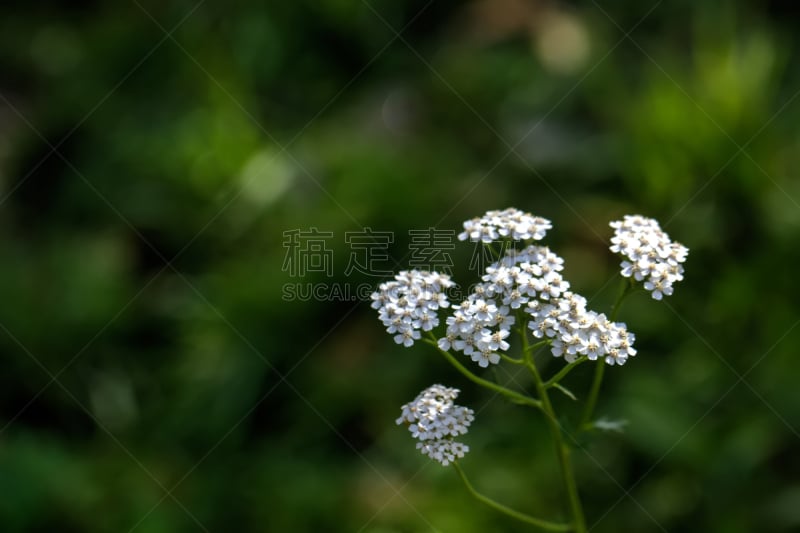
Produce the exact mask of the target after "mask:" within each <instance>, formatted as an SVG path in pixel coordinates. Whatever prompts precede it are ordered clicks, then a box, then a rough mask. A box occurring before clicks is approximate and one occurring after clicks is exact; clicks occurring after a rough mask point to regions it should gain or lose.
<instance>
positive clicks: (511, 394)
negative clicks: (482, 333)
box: [423, 333, 542, 409]
mask: <svg viewBox="0 0 800 533" xmlns="http://www.w3.org/2000/svg"><path fill="white" fill-rule="evenodd" d="M429 337H430V338H428V339H423V340H424V341H425V342H427V343H428V344H430V345H431V346H434V347H435V348H436V349H437V350H438V351H439V353H440V354H442V355H443V356H444V357H445V359H447V360H448V361H449V362H450V364H451V365H453V366H454V367H455V368H456V370H458V371H459V372H461V373H462V374H463V375H464V376H465V377H466V378H467V379H468V380H470V381H472V382H473V383H476V384H478V385H480V386H481V387H484V388H487V389H489V390H493V391H495V392H497V393H498V394H502V395H503V396H505V397H507V398H509V399H510V400H512V401H514V402H516V403H520V404H523V405H530V406H531V407H536V408H537V409H541V408H542V402H540V401H539V400H536V399H534V398H531V397H530V396H525V395H524V394H520V393H519V392H516V391H513V390H511V389H507V388H505V387H503V386H502V385H498V384H497V383H494V382H492V381H489V380H488V379H483V378H482V377H479V376H476V375H475V374H473V373H472V372H470V371H469V370H467V368H466V367H464V365H462V364H461V363H459V362H458V360H457V359H456V358H455V357H453V354H451V353H450V352H448V351H446V350H442V349H441V348H439V344H438V343H437V342H436V337H435V336H434V335H433V334H432V333H429Z"/></svg>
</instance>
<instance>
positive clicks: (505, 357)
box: [500, 353, 525, 365]
mask: <svg viewBox="0 0 800 533" xmlns="http://www.w3.org/2000/svg"><path fill="white" fill-rule="evenodd" d="M500 358H501V359H502V360H503V361H507V362H509V363H512V364H515V365H524V364H525V361H523V360H522V359H517V358H516V357H511V356H510V355H506V354H504V353H501V354H500Z"/></svg>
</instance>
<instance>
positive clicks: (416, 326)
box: [370, 270, 454, 347]
mask: <svg viewBox="0 0 800 533" xmlns="http://www.w3.org/2000/svg"><path fill="white" fill-rule="evenodd" d="M453 285H454V283H453V282H452V281H451V280H450V276H447V275H446V274H439V273H438V272H428V271H426V270H409V271H405V270H404V271H402V272H400V273H399V274H397V275H396V276H395V277H394V280H393V281H387V282H385V283H381V284H380V285H379V286H378V290H377V291H375V292H373V293H372V295H371V296H370V298H371V299H372V308H373V309H377V310H378V318H380V320H381V322H383V325H384V326H386V331H388V332H389V333H392V334H394V341H395V342H396V343H397V344H402V345H403V346H405V347H409V346H411V345H412V344H414V341H415V340H418V339H419V338H420V330H422V331H430V330H432V329H433V328H435V327H436V326H438V325H439V317H438V316H437V311H438V310H439V309H440V308H442V307H448V306H449V303H448V301H447V295H446V294H445V292H444V291H445V289H448V288H450V287H452V286H453Z"/></svg>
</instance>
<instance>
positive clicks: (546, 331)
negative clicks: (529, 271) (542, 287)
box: [525, 292, 636, 365]
mask: <svg viewBox="0 0 800 533" xmlns="http://www.w3.org/2000/svg"><path fill="white" fill-rule="evenodd" d="M525 311H526V312H527V313H528V314H530V315H531V317H532V319H531V320H530V321H529V322H528V328H529V329H531V330H532V331H533V336H534V337H537V338H540V339H545V338H549V339H553V341H552V343H551V345H550V352H551V353H552V354H553V355H554V356H555V357H562V356H563V357H564V359H565V360H566V361H567V362H568V363H572V362H574V361H575V360H577V359H578V358H579V357H580V356H586V358H587V359H589V360H590V361H596V360H598V359H604V360H605V362H606V363H608V364H610V365H614V364H618V365H624V364H625V362H626V361H627V360H628V357H633V356H634V355H636V349H635V348H634V347H633V341H634V338H635V337H634V334H633V333H630V332H629V331H628V329H627V326H626V325H625V324H624V323H623V322H611V321H610V320H608V318H606V315H604V314H603V313H596V312H594V311H591V310H587V309H586V298H584V297H583V296H581V295H579V294H575V293H572V292H565V293H563V294H562V295H561V296H559V297H558V298H552V299H550V300H549V301H548V302H542V301H541V300H532V301H530V302H529V303H528V305H527V308H526V309H525Z"/></svg>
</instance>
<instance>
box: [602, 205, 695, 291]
mask: <svg viewBox="0 0 800 533" xmlns="http://www.w3.org/2000/svg"><path fill="white" fill-rule="evenodd" d="M609 225H610V226H611V227H612V228H614V237H612V239H611V246H610V247H609V249H610V250H611V251H612V252H614V253H616V254H620V255H622V256H623V257H624V258H625V260H623V261H622V263H621V264H620V267H621V268H622V271H621V273H622V275H623V276H625V277H626V278H629V277H633V279H635V280H636V281H643V282H644V288H645V289H646V290H648V291H650V294H651V295H652V297H653V299H655V300H661V299H662V298H663V297H664V296H665V295H666V296H670V295H671V294H672V291H673V289H672V284H673V283H675V282H676V281H680V280H682V279H683V265H682V263H683V262H684V261H686V256H687V255H688V254H689V249H688V248H686V247H685V246H683V245H682V244H680V243H677V242H672V241H671V240H670V238H669V235H667V234H666V233H665V232H664V231H662V230H661V227H660V226H659V225H658V222H657V221H656V220H654V219H652V218H646V217H643V216H641V215H625V217H624V218H623V220H616V221H614V222H611V223H610V224H609Z"/></svg>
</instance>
